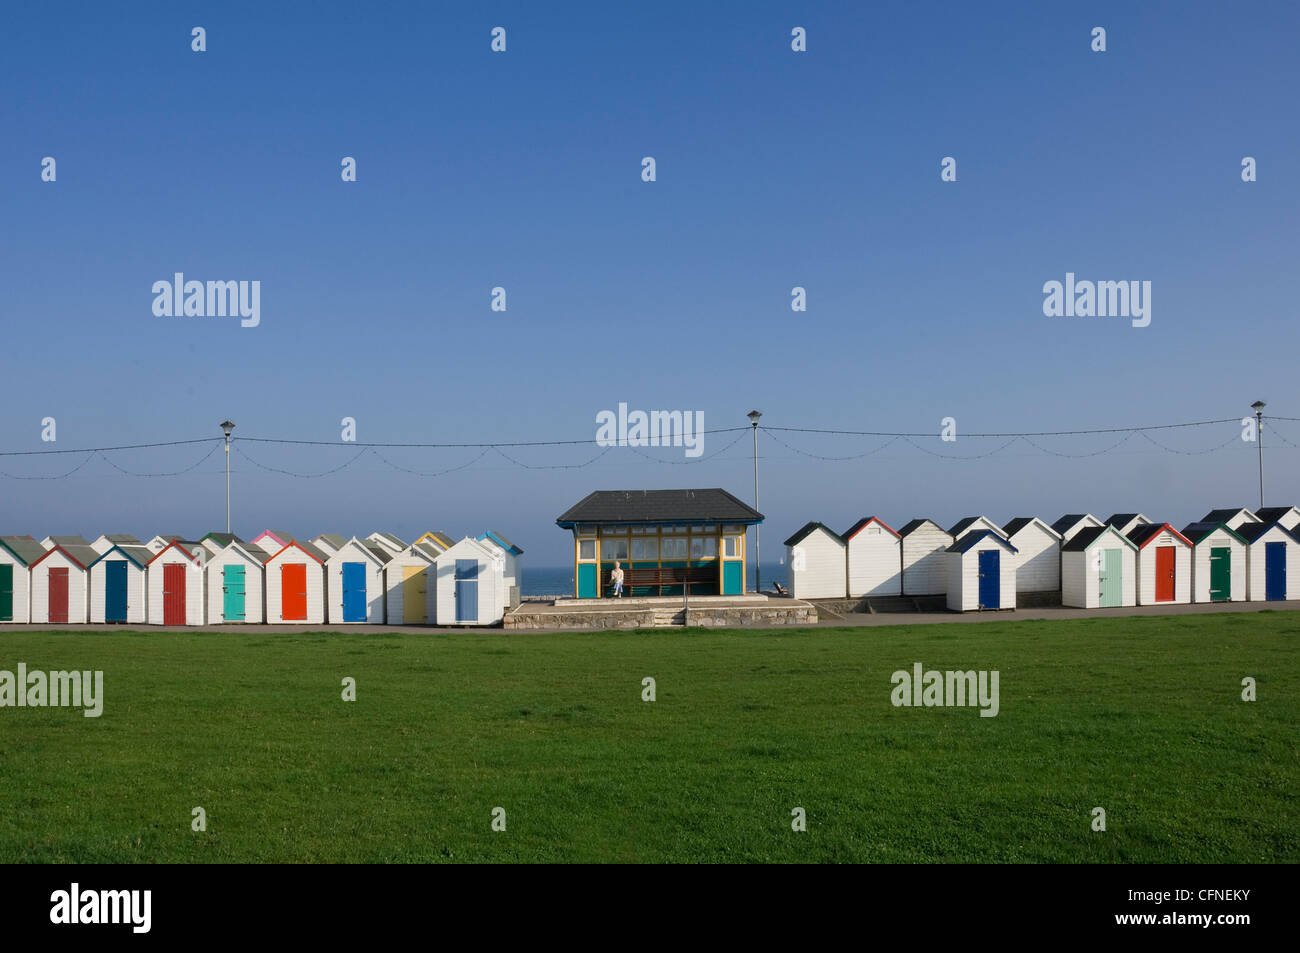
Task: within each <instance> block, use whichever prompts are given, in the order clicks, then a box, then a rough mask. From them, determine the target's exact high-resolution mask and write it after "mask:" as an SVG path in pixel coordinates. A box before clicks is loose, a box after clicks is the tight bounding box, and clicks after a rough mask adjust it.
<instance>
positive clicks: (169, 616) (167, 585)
mask: <svg viewBox="0 0 1300 953" xmlns="http://www.w3.org/2000/svg"><path fill="white" fill-rule="evenodd" d="M184 624H185V565H184V564H183V563H167V565H165V566H163V625H184Z"/></svg>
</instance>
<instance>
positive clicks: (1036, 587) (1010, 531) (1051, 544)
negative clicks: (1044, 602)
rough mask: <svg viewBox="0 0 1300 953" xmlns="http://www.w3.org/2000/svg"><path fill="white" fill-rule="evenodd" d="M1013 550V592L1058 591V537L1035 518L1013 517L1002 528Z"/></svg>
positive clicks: (1059, 571) (1059, 550) (1059, 563)
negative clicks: (1014, 582)
mask: <svg viewBox="0 0 1300 953" xmlns="http://www.w3.org/2000/svg"><path fill="white" fill-rule="evenodd" d="M1002 535H1003V536H1004V537H1005V538H1006V540H1007V542H1009V543H1010V544H1011V545H1012V546H1014V547H1015V548H1016V555H1015V559H1014V562H1015V565H1016V592H1056V591H1057V590H1058V589H1060V588H1061V534H1060V533H1058V532H1057V531H1056V530H1054V529H1052V527H1050V526H1048V525H1047V524H1046V523H1044V522H1043V521H1042V520H1040V519H1039V518H1038V517H1036V516H1017V517H1016V518H1015V519H1013V520H1012V521H1011V522H1009V523H1007V525H1006V526H1004V527H1002Z"/></svg>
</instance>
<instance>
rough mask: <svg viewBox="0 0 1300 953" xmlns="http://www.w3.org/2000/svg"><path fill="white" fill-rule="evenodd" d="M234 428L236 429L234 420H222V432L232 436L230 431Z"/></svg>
mask: <svg viewBox="0 0 1300 953" xmlns="http://www.w3.org/2000/svg"><path fill="white" fill-rule="evenodd" d="M234 429H235V424H234V422H233V421H230V420H223V421H222V422H221V432H222V433H224V434H225V435H226V436H227V437H229V436H230V431H232V430H234Z"/></svg>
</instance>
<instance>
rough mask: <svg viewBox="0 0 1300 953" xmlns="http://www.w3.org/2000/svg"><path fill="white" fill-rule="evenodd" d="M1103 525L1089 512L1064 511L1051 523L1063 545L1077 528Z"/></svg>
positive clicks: (1070, 538)
mask: <svg viewBox="0 0 1300 953" xmlns="http://www.w3.org/2000/svg"><path fill="white" fill-rule="evenodd" d="M1105 525H1106V524H1105V523H1103V522H1102V521H1101V520H1099V519H1097V517H1095V516H1093V515H1092V514H1091V513H1066V514H1065V515H1064V516H1062V517H1061V518H1060V519H1059V520H1057V521H1056V522H1055V523H1053V524H1052V529H1054V530H1056V532H1058V533H1060V534H1061V545H1062V546H1064V545H1065V544H1066V543H1068V542H1069V541H1070V540H1072V539H1073V538H1074V534H1075V533H1077V532H1079V530H1082V529H1090V528H1092V527H1096V526H1105Z"/></svg>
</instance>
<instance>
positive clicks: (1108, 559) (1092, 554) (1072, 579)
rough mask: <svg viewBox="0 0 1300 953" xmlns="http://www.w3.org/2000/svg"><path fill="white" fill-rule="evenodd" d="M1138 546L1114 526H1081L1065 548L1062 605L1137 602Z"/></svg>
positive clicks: (1107, 605) (1101, 605)
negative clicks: (1083, 527)
mask: <svg viewBox="0 0 1300 953" xmlns="http://www.w3.org/2000/svg"><path fill="white" fill-rule="evenodd" d="M1137 551H1138V549H1137V545H1136V544H1135V543H1134V542H1132V540H1130V539H1129V538H1128V537H1127V536H1124V535H1123V534H1122V533H1120V531H1119V530H1117V529H1116V528H1115V527H1113V526H1091V527H1089V528H1087V529H1081V530H1079V531H1078V532H1077V533H1075V534H1074V536H1073V537H1072V538H1071V539H1070V541H1069V542H1068V543H1066V544H1065V545H1064V546H1062V547H1061V604H1062V605H1066V606H1075V607H1077V608H1080V609H1098V608H1100V609H1106V608H1112V607H1116V606H1134V605H1137Z"/></svg>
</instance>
